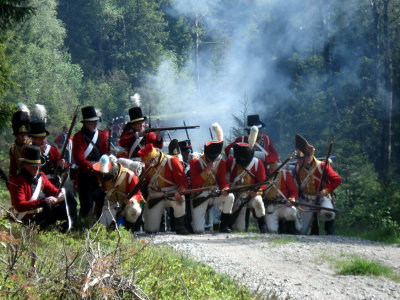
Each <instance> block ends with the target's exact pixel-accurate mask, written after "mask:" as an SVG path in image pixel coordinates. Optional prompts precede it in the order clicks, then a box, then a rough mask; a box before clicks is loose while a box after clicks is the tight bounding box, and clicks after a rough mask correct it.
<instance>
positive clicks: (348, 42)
mask: <svg viewBox="0 0 400 300" xmlns="http://www.w3.org/2000/svg"><path fill="white" fill-rule="evenodd" d="M176 2H179V1H174V0H107V1H106V0H59V1H56V0H31V1H22V0H21V1H6V0H1V1H0V99H1V103H0V130H1V132H0V136H1V143H0V156H1V159H2V161H1V165H2V168H4V169H7V168H8V160H7V159H8V147H9V145H10V144H11V143H12V142H13V136H12V134H11V128H10V116H11V114H12V113H13V112H14V111H15V110H16V104H17V103H18V102H22V103H24V104H25V105H27V106H28V107H30V108H32V107H33V106H34V104H35V103H40V104H43V105H45V106H46V108H47V110H48V115H49V118H48V125H47V126H48V129H49V131H50V132H51V136H50V139H49V140H50V141H52V140H53V138H54V136H55V135H57V134H58V133H59V132H60V130H61V126H62V125H64V124H69V122H70V120H71V117H72V112H73V111H74V109H75V107H76V106H77V105H81V106H83V105H95V106H96V107H98V108H100V109H101V111H102V119H103V125H104V124H105V123H106V122H109V121H111V119H112V118H114V117H116V116H124V115H126V113H127V110H128V109H129V108H130V107H131V106H132V103H130V100H129V99H130V96H131V95H133V94H134V93H136V92H139V93H140V94H141V96H142V98H143V99H145V101H147V102H146V105H147V104H148V105H150V104H151V110H152V111H151V114H154V115H157V114H162V113H163V110H165V107H167V106H168V105H169V103H173V101H174V100H173V99H169V98H168V97H167V96H165V94H163V93H162V92H160V89H159V88H158V87H157V86H156V85H155V84H154V82H153V81H151V80H149V78H151V76H152V74H155V73H157V72H159V67H160V65H162V62H163V61H164V60H165V59H166V58H168V61H170V62H172V67H173V70H174V71H175V72H176V74H180V76H181V80H183V81H184V82H185V81H186V82H187V86H194V89H193V91H194V92H193V93H197V94H198V91H199V86H198V85H199V82H200V80H199V74H200V73H199V72H200V71H199V70H200V66H199V56H201V55H202V54H203V55H204V54H207V57H208V59H209V60H208V61H207V67H208V68H209V69H210V70H211V71H212V72H214V73H218V72H223V68H222V67H221V61H222V60H223V57H224V53H225V50H226V49H227V48H228V47H230V45H231V44H232V30H231V28H233V26H234V24H235V23H237V22H238V19H235V18H231V16H230V15H229V14H225V15H224V14H218V16H217V15H216V10H213V9H212V8H209V10H208V11H207V14H208V15H209V16H210V15H211V16H213V14H214V13H215V18H217V17H218V22H219V26H218V28H217V29H216V28H210V27H209V26H208V23H207V22H206V21H205V19H204V16H203V15H201V14H200V13H199V14H197V13H196V10H193V13H192V14H185V15H182V14H177V13H173V12H175V10H174V9H173V8H174V5H176V4H177V3H176ZM214 2H216V3H220V4H224V5H225V4H228V3H231V2H233V1H227V0H215V1H214ZM236 2H237V1H236ZM239 2H240V4H241V6H240V7H238V10H239V9H240V10H243V13H245V10H246V9H247V6H246V3H247V4H248V3H249V2H251V1H239ZM301 2H302V5H303V9H304V10H307V9H308V8H309V9H314V8H315V5H316V1H301ZM351 2H352V6H351V15H350V16H351V17H349V14H348V11H346V10H347V9H348V7H347V6H346V1H339V0H338V1H334V3H335V5H333V4H332V1H318V8H319V9H318V10H316V11H315V15H316V16H317V17H316V18H314V19H313V22H312V23H308V24H306V25H307V26H308V28H311V29H312V30H309V31H307V32H308V34H309V35H308V36H304V37H302V40H303V41H304V43H305V44H306V47H301V50H299V48H297V47H292V48H287V47H286V48H285V49H283V48H281V44H280V43H275V44H268V45H267V44H265V45H262V44H258V47H257V48H254V49H253V50H252V51H254V53H256V55H259V56H260V57H262V56H263V55H264V54H263V53H264V52H263V49H266V48H268V49H269V51H268V53H267V54H268V55H270V56H271V57H270V58H268V59H269V61H271V62H273V65H274V66H275V69H276V70H278V72H277V73H276V74H278V75H279V76H281V77H282V78H285V80H286V81H285V86H286V87H287V90H288V91H289V92H285V93H277V92H276V91H274V90H271V88H270V87H268V86H266V87H265V88H262V86H263V84H262V82H261V83H260V85H261V87H260V89H258V91H257V94H256V95H254V93H253V94H252V95H251V97H247V96H246V95H247V92H246V88H245V87H243V90H242V92H243V93H242V94H241V95H239V96H240V97H239V98H240V99H239V103H241V105H240V106H238V105H235V108H234V109H233V105H232V110H231V111H226V112H225V113H226V114H228V115H231V116H232V119H234V117H235V120H236V123H235V124H234V125H233V126H232V128H231V129H226V131H227V132H228V130H231V131H230V132H231V135H230V136H229V135H228V136H227V138H228V139H232V138H233V137H234V136H235V135H236V134H239V133H240V132H239V131H240V130H241V128H240V127H241V125H242V124H241V122H243V120H244V116H245V115H246V113H248V112H257V113H259V114H260V116H261V118H262V120H263V121H264V123H266V129H265V132H266V133H267V134H268V135H270V136H271V138H272V140H273V141H274V143H275V146H276V148H277V150H278V152H279V154H280V156H281V159H282V160H283V159H284V158H285V157H286V155H288V154H289V153H291V152H292V151H293V150H294V136H295V134H296V133H300V134H302V135H303V136H305V137H306V138H307V139H308V140H309V141H310V143H312V144H313V145H314V146H315V148H316V149H317V153H316V154H317V156H324V155H325V153H326V150H327V145H328V140H329V137H330V136H334V146H333V153H332V155H334V156H335V157H334V159H333V166H334V168H335V169H336V170H337V171H338V173H339V174H340V175H341V176H342V178H343V184H342V186H341V187H340V188H339V189H338V190H337V206H338V207H340V208H343V209H345V210H346V213H343V214H340V215H339V216H338V219H337V224H338V228H339V229H340V230H342V231H343V233H350V234H358V233H361V234H367V235H368V234H371V235H373V236H374V237H375V238H382V239H383V238H385V239H389V240H390V239H391V238H394V239H396V238H397V239H398V238H399V229H400V228H399V223H400V204H399V203H400V189H399V183H400V170H399V168H400V143H399V135H400V128H399V127H400V109H399V105H398V104H399V94H400V80H399V75H400V68H399V67H400V64H399V61H400V51H399V50H400V39H399V35H400V25H399V24H400V22H399V21H400V1H394V0H370V1H363V0H357V1H351ZM288 3H289V2H288ZM205 5H206V4H205ZM288 5H289V4H288ZM248 6H251V5H248ZM249 9H250V8H249ZM279 9H282V10H286V8H285V7H273V8H271V10H270V11H266V12H263V13H264V15H263V16H262V17H263V22H258V23H256V24H255V25H254V30H253V33H254V35H257V36H261V37H262V36H263V34H265V35H267V33H268V36H270V35H271V31H272V29H273V31H274V32H273V34H276V36H279V35H280V34H281V32H280V31H279V28H280V26H281V23H280V22H281V20H280V18H279V17H276V16H277V15H279V13H281V11H279ZM298 28H302V27H301V26H300V27H298ZM293 30H296V29H293ZM298 30H299V32H293V31H292V34H293V35H300V34H301V32H300V29H298ZM215 31H217V32H218V40H216V39H215ZM211 32H212V34H211ZM247 38H250V39H251V38H252V37H247ZM254 39H256V38H254ZM219 41H222V42H219ZM217 42H218V44H217ZM207 43H209V44H211V43H214V44H215V46H213V47H206V46H205V45H206V44H207ZM283 50H284V51H283ZM271 53H272V54H273V55H271ZM267 54H265V55H267ZM203 60H204V58H203ZM264 61H265V60H261V64H262V63H263V62H264ZM188 65H192V66H193V68H192V69H188V68H187V66H188ZM269 67H270V65H266V66H265V68H269ZM188 70H191V71H192V72H188ZM171 76H172V75H171ZM196 86H197V89H196ZM176 92H179V91H176ZM198 97H201V94H198ZM253 107H256V108H253ZM257 107H259V108H260V110H258V108H257ZM147 112H148V111H147V110H146V113H147ZM213 121H215V120H211V121H210V122H213ZM181 124H182V121H181V120H179V124H178V125H177V126H181ZM76 130H78V128H76ZM207 138H208V137H207V136H205V137H204V141H205V140H206V139H207Z"/></svg>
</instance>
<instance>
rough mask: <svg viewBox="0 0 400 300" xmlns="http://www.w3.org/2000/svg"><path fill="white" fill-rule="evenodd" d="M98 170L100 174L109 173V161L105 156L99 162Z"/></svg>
mask: <svg viewBox="0 0 400 300" xmlns="http://www.w3.org/2000/svg"><path fill="white" fill-rule="evenodd" d="M99 169H100V172H101V173H108V172H110V159H109V157H108V156H107V155H106V154H103V155H102V156H101V157H100V160H99Z"/></svg>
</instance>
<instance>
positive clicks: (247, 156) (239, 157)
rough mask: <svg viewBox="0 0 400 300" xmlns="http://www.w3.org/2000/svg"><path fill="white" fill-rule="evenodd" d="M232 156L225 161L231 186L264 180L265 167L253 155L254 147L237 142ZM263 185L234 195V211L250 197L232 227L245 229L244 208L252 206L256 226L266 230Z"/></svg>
mask: <svg viewBox="0 0 400 300" xmlns="http://www.w3.org/2000/svg"><path fill="white" fill-rule="evenodd" d="M233 153H234V155H233V157H232V156H230V157H229V158H228V159H227V161H226V168H227V172H229V173H230V183H231V187H232V188H234V187H237V186H242V185H249V184H254V183H261V182H264V181H265V180H266V176H265V168H264V165H263V163H262V161H261V160H260V159H259V158H256V157H254V148H253V147H251V146H250V145H249V144H245V143H237V144H235V145H234V146H233ZM265 188H266V187H265V186H261V187H260V189H259V190H257V191H254V190H250V191H246V192H242V193H240V194H239V195H235V203H234V206H233V211H234V212H235V211H236V210H237V209H238V208H239V206H240V204H241V203H242V202H243V201H246V200H247V198H250V201H249V202H248V203H247V204H246V205H245V206H244V207H242V209H241V211H240V214H239V216H238V218H237V219H236V221H235V222H234V224H233V227H232V228H233V229H234V230H237V231H244V230H245V213H246V208H253V209H254V211H255V214H256V217H257V221H258V227H259V229H260V232H261V233H266V232H267V231H268V229H267V225H266V224H265V218H264V217H265V207H264V203H263V200H262V197H261V195H262V193H263V191H264V190H265Z"/></svg>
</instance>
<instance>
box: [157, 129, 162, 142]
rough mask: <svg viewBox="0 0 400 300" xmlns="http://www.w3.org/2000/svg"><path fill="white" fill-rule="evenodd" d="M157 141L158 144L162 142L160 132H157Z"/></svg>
mask: <svg viewBox="0 0 400 300" xmlns="http://www.w3.org/2000/svg"><path fill="white" fill-rule="evenodd" d="M156 141H157V142H160V141H161V131H160V130H156Z"/></svg>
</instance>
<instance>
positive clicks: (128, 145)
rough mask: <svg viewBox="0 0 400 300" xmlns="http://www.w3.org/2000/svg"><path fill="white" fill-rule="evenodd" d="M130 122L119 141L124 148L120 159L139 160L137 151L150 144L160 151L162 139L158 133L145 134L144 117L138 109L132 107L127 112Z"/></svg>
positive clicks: (145, 118)
mask: <svg viewBox="0 0 400 300" xmlns="http://www.w3.org/2000/svg"><path fill="white" fill-rule="evenodd" d="M129 117H130V122H129V123H128V124H126V126H125V128H124V131H123V132H122V134H121V137H120V139H119V145H120V146H121V147H122V148H124V149H125V150H124V152H122V153H121V154H120V156H121V157H125V158H129V159H134V160H140V158H139V155H138V151H139V150H140V149H142V148H143V147H145V146H146V145H149V144H152V145H153V146H154V147H156V148H159V149H161V148H162V147H163V139H162V136H161V134H160V131H156V134H154V133H153V132H148V133H146V131H145V123H144V121H146V120H147V117H146V116H143V113H142V109H141V108H140V107H133V108H131V109H130V110H129Z"/></svg>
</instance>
